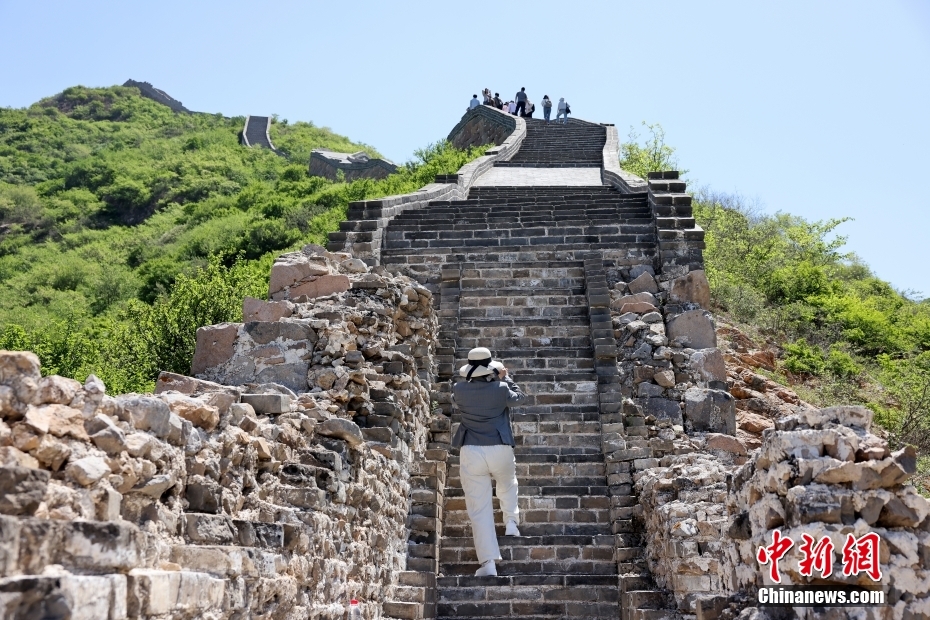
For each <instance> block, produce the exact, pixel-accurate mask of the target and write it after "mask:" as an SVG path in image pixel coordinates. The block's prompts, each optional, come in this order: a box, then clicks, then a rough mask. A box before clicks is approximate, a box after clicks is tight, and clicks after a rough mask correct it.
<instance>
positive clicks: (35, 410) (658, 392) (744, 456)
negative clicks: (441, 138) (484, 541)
mask: <svg viewBox="0 0 930 620" xmlns="http://www.w3.org/2000/svg"><path fill="white" fill-rule="evenodd" d="M252 118H257V117H252ZM265 128H266V129H267V122H265ZM246 133H248V132H246ZM250 135H251V134H250ZM265 136H266V137H267V131H266V132H265ZM449 139H450V140H451V141H452V142H453V143H454V144H456V145H457V146H468V145H481V144H489V143H493V144H496V145H497V146H495V147H493V148H491V149H489V150H488V151H487V153H486V155H485V156H483V157H481V158H479V159H477V160H475V161H473V162H471V163H469V164H467V165H466V166H464V167H463V168H462V169H461V170H459V172H458V174H456V175H449V176H444V177H441V178H437V179H436V182H435V183H433V184H430V185H427V186H426V187H424V188H422V189H420V190H419V191H417V192H414V193H412V194H407V195H403V196H393V197H388V198H383V199H379V200H369V201H363V202H357V203H352V204H351V205H350V208H349V214H348V217H349V219H348V220H347V221H345V222H342V224H341V225H340V230H339V231H338V232H334V233H332V234H331V235H330V242H329V244H328V247H327V248H325V249H324V248H322V247H318V246H307V247H305V248H303V250H301V251H299V252H293V253H290V254H286V255H284V256H281V257H280V258H279V259H278V260H277V261H276V262H275V264H274V266H273V268H272V270H271V274H270V282H269V293H268V299H267V300H259V299H252V298H246V299H245V300H243V319H242V322H241V323H225V324H220V325H214V326H208V327H204V328H201V329H200V330H199V331H198V333H197V350H196V354H195V356H194V359H193V361H192V369H191V373H190V374H191V376H181V375H173V374H169V373H163V374H162V375H161V376H160V377H159V379H158V381H157V387H156V390H155V393H154V394H123V395H110V394H107V393H106V387H105V386H104V385H103V384H102V383H101V382H100V381H99V380H98V379H96V378H95V377H93V376H92V377H90V378H88V379H87V381H86V382H85V383H84V384H80V383H78V382H77V381H74V380H72V379H67V378H63V377H57V376H47V377H42V376H41V372H40V366H39V360H38V358H37V357H36V356H35V355H33V354H32V353H29V352H0V491H2V494H0V541H2V544H0V616H2V617H3V618H9V619H14V620H25V619H32V618H43V619H48V620H53V619H54V620H58V619H60V620H66V619H70V620H101V619H107V620H124V619H129V618H131V619H144V620H164V619H168V618H171V619H194V618H204V619H208V620H219V619H229V620H232V619H236V620H239V619H245V618H256V619H258V618H262V619H272V618H274V619H292V618H293V619H297V618H301V619H305V618H314V619H343V618H347V617H348V615H347V605H348V603H349V600H350V599H353V598H355V599H357V600H358V601H359V602H360V607H361V612H362V617H364V618H366V619H419V618H447V619H452V618H457V619H466V618H473V619H478V618H520V619H524V620H534V619H542V618H580V619H588V618H622V619H623V620H660V619H667V620H691V619H696V620H708V619H711V618H742V619H746V620H749V619H753V620H762V619H765V618H772V619H776V618H789V617H800V618H856V619H870V618H874V619H882V620H885V619H888V620H891V619H895V620H905V619H907V620H911V619H914V620H916V619H919V618H930V570H928V567H930V504H928V502H927V500H926V499H925V498H924V497H922V496H920V495H919V494H917V493H916V491H915V490H914V488H913V487H912V486H909V485H908V484H907V479H908V477H909V476H910V475H912V474H913V473H915V471H916V455H915V453H914V451H913V450H912V449H910V448H904V449H902V450H899V451H896V452H891V451H890V450H889V448H888V446H887V444H886V442H885V441H884V440H883V439H882V438H881V437H880V436H878V435H876V434H873V433H872V432H871V430H872V429H871V420H872V416H871V413H870V411H868V410H867V409H864V408H861V407H833V408H829V409H820V410H818V409H816V408H814V407H811V406H810V405H807V404H806V403H804V402H803V401H801V400H800V399H799V398H798V397H797V396H796V395H795V394H794V393H793V392H792V391H791V390H790V389H788V388H786V387H784V386H781V385H779V384H777V383H775V382H773V381H771V380H770V379H769V378H767V377H765V376H764V375H763V374H762V373H760V372H759V371H758V369H760V368H762V369H768V370H773V369H774V365H775V359H774V358H773V356H772V355H771V354H770V353H768V352H766V351H762V350H758V348H757V347H755V346H754V343H752V342H751V341H749V340H748V339H746V338H745V337H744V336H742V335H741V334H740V333H739V332H738V331H737V330H734V329H732V328H730V327H727V326H725V325H723V324H722V323H721V322H720V321H719V320H717V319H716V318H715V317H714V316H713V315H712V314H711V313H710V311H709V306H710V303H709V299H710V297H709V289H708V285H707V280H706V278H705V277H704V273H703V271H702V268H703V259H702V249H703V231H702V230H701V229H700V228H699V227H698V226H696V225H695V222H694V218H693V217H692V214H691V197H690V195H689V194H688V193H687V192H686V187H685V184H684V182H683V181H681V180H680V179H679V178H678V175H677V173H674V172H666V173H657V174H652V175H650V178H649V179H640V178H638V177H635V176H633V175H631V174H629V173H628V172H626V171H624V170H622V169H620V167H619V165H618V161H619V153H618V149H619V140H618V137H617V132H616V129H615V128H614V127H613V126H612V125H603V124H595V123H589V122H585V121H579V120H575V119H572V120H571V121H570V122H569V123H568V124H567V125H558V124H551V125H545V124H544V123H543V122H542V121H538V120H533V119H527V120H524V119H521V118H516V117H513V116H510V115H507V114H504V113H501V112H498V111H497V110H494V109H491V108H488V107H485V106H481V107H478V108H475V109H473V110H470V111H469V112H468V113H467V114H465V116H464V117H463V118H462V120H461V122H459V123H458V124H457V125H456V127H455V128H454V129H453V130H452V132H451V134H450V136H449ZM477 345H482V346H487V347H489V348H490V349H491V350H492V352H493V353H494V355H495V357H497V358H500V359H502V360H503V361H504V362H505V364H506V365H507V366H508V367H509V368H510V369H511V372H512V375H513V376H514V378H515V379H516V381H517V382H518V383H519V384H520V385H521V386H522V387H523V388H524V389H525V391H526V392H527V394H528V399H527V401H526V402H525V403H524V405H522V406H520V407H517V408H515V409H514V410H513V411H512V417H513V425H514V430H515V434H516V436H517V448H516V454H517V468H518V469H517V473H518V479H519V483H520V499H519V502H520V508H521V511H522V517H521V519H522V522H521V523H520V529H521V533H522V534H523V535H522V536H520V537H509V536H503V524H500V523H499V524H498V525H499V526H500V527H499V531H498V533H499V536H500V540H501V553H502V555H503V557H504V560H503V561H502V562H500V563H499V565H498V572H499V576H497V577H474V576H471V575H472V573H473V572H474V570H475V568H476V561H475V554H474V548H473V545H472V542H471V531H470V526H469V522H468V518H467V515H466V513H465V509H464V500H463V497H462V491H461V487H460V484H459V481H458V466H457V459H458V456H457V451H456V450H452V449H450V446H449V442H450V438H451V434H452V431H453V430H454V427H455V425H456V423H457V421H458V418H457V413H456V411H455V409H454V407H453V405H452V403H451V399H450V394H451V386H452V380H453V375H454V369H456V368H457V367H458V366H459V365H460V364H461V363H462V360H463V359H464V357H465V355H466V353H467V351H468V349H469V348H471V347H474V346H477ZM498 516H499V515H498ZM775 531H779V532H780V534H782V535H784V536H786V537H787V538H789V539H790V540H793V541H796V543H795V544H794V546H793V547H792V548H791V549H790V550H789V551H788V552H787V553H786V554H785V555H784V557H783V558H781V560H780V567H781V579H782V583H783V584H784V583H790V584H814V585H862V586H872V585H878V586H880V588H881V589H882V591H883V592H884V594H885V598H886V604H884V605H880V606H874V607H858V608H857V607H831V608H813V607H798V608H795V609H794V610H789V609H785V608H778V607H759V606H758V605H757V603H756V593H757V591H758V590H759V588H761V587H763V586H769V585H772V584H773V581H772V575H771V570H770V569H771V565H772V564H773V563H772V562H769V563H767V564H762V563H760V559H759V557H758V555H759V550H760V548H766V547H768V546H769V545H770V543H772V541H773V536H774V532H775ZM802 534H808V535H810V536H812V537H814V538H815V539H816V540H821V541H823V540H827V541H829V542H831V543H832V549H833V551H832V552H831V551H830V550H829V549H828V551H827V552H826V553H827V554H828V555H830V554H831V553H832V555H831V557H832V559H833V560H834V564H835V566H836V567H839V566H840V565H841V564H842V563H843V562H845V561H846V560H847V559H848V558H846V557H845V555H846V553H847V551H848V544H849V543H848V541H849V540H850V537H852V538H853V539H856V540H863V539H864V538H865V537H866V536H867V535H869V534H877V535H878V537H879V539H880V541H881V544H880V547H879V549H877V550H876V553H877V555H878V558H877V559H878V562H879V564H878V565H876V566H873V567H871V568H872V569H880V571H881V577H880V578H879V579H878V580H877V581H873V576H874V575H872V576H870V574H868V572H865V573H854V574H851V575H844V574H843V572H842V571H840V570H839V569H837V570H834V571H833V572H832V573H831V574H829V575H826V576H825V575H823V572H824V571H821V574H818V573H817V572H816V571H815V572H814V575H815V576H805V575H802V574H801V571H800V570H799V562H800V560H801V559H802V555H801V540H802Z"/></svg>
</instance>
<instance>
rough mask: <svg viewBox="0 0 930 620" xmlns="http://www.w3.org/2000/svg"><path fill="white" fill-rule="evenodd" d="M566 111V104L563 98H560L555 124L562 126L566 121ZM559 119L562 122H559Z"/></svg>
mask: <svg viewBox="0 0 930 620" xmlns="http://www.w3.org/2000/svg"><path fill="white" fill-rule="evenodd" d="M568 110H569V107H568V102H567V101H565V97H560V98H559V108H558V114H556V115H555V120H556V122H557V123H558V122H561V123H562V124H565V123H566V122H567V121H568ZM559 118H561V119H562V120H561V121H559Z"/></svg>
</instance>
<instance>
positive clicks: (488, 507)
mask: <svg viewBox="0 0 930 620" xmlns="http://www.w3.org/2000/svg"><path fill="white" fill-rule="evenodd" d="M459 375H460V376H461V377H462V378H463V379H464V380H463V381H459V382H458V383H456V384H455V385H454V386H453V387H452V398H453V401H454V402H455V405H456V406H457V407H458V409H459V411H461V413H462V423H461V424H460V425H459V428H458V430H456V432H455V436H454V437H453V438H452V447H454V448H461V452H460V455H459V472H460V478H461V480H462V490H463V491H464V493H465V508H466V509H467V511H468V518H469V519H470V520H471V526H472V535H473V536H474V539H475V551H476V552H477V555H478V562H479V563H480V564H481V567H480V568H479V569H478V571H477V572H476V573H475V576H476V577H487V576H495V575H497V567H496V565H495V564H494V562H495V560H500V559H501V555H500V547H499V546H498V543H497V534H496V533H495V531H494V506H493V504H492V500H491V479H492V478H493V479H494V480H495V481H496V482H497V489H496V491H497V497H498V499H499V500H500V503H501V510H502V511H503V513H504V522H505V523H506V524H507V527H506V530H505V532H504V534H505V536H519V535H520V530H519V529H517V519H518V518H519V515H520V509H519V507H518V505H517V495H518V493H517V474H516V466H517V464H516V459H515V458H514V453H513V448H514V445H515V444H516V442H515V441H514V437H513V429H512V428H511V425H510V409H509V407H510V406H512V405H519V404H520V403H522V402H523V400H524V399H525V398H526V395H525V394H524V393H523V391H522V390H521V389H520V388H519V386H517V384H516V383H514V381H513V379H511V378H510V377H509V376H508V374H507V369H506V368H505V367H504V365H503V364H501V363H500V362H498V361H496V360H492V358H491V351H489V350H488V349H486V348H484V347H478V348H475V349H472V350H471V351H469V352H468V364H466V365H465V366H462V368H461V369H459Z"/></svg>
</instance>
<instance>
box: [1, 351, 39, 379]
mask: <svg viewBox="0 0 930 620" xmlns="http://www.w3.org/2000/svg"><path fill="white" fill-rule="evenodd" d="M40 368H41V365H40V363H39V356H38V355H36V354H35V353H33V352H31V351H4V350H2V349H0V383H2V384H4V385H9V384H10V383H11V382H13V381H14V380H16V381H17V382H18V381H20V380H22V379H32V380H34V381H39V380H41V379H42V372H41V371H40Z"/></svg>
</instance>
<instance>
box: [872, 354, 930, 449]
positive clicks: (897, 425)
mask: <svg viewBox="0 0 930 620" xmlns="http://www.w3.org/2000/svg"><path fill="white" fill-rule="evenodd" d="M879 363H880V365H881V374H880V378H881V381H882V385H883V386H884V388H885V394H886V399H885V400H884V401H883V402H876V403H872V408H873V409H874V410H875V412H876V414H877V415H876V419H877V420H878V421H879V422H880V423H881V424H882V426H884V427H885V428H886V429H888V430H889V431H890V432H891V439H892V443H893V444H894V445H895V446H896V447H897V446H900V445H903V444H912V445H914V446H916V447H917V449H918V450H920V452H921V453H923V454H926V453H928V452H930V352H928V351H925V352H923V353H920V354H918V355H915V356H910V357H905V358H901V359H893V358H891V357H890V356H887V355H883V356H881V357H880V358H879Z"/></svg>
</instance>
